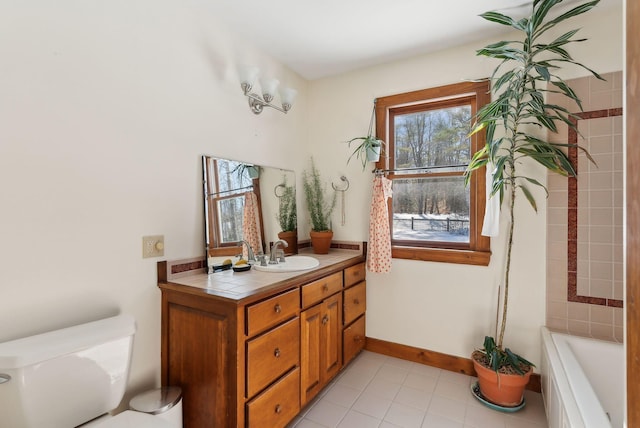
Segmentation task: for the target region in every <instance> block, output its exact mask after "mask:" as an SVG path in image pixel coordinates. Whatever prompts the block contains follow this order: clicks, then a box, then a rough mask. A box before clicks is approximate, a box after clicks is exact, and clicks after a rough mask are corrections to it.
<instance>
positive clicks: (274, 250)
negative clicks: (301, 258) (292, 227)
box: [269, 239, 289, 265]
mask: <svg viewBox="0 0 640 428" xmlns="http://www.w3.org/2000/svg"><path fill="white" fill-rule="evenodd" d="M280 244H282V248H287V247H288V246H289V244H287V242H286V241H283V240H282V239H280V240H278V241H276V242H274V244H273V247H271V254H270V255H269V264H270V265H275V264H278V246H280ZM280 261H281V262H284V255H283V256H282V257H281V258H280Z"/></svg>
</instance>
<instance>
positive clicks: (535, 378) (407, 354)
mask: <svg viewBox="0 0 640 428" xmlns="http://www.w3.org/2000/svg"><path fill="white" fill-rule="evenodd" d="M364 349H366V350H367V351H371V352H376V353H378V354H383V355H388V356H390V357H395V358H400V359H403V360H407V361H413V362H415V363H421V364H426V365H428V366H432V367H437V368H439V369H442V370H449V371H452V372H456V373H462V374H466V375H468V376H476V371H475V369H474V368H473V362H472V361H471V359H470V358H464V357H456V356H454V355H448V354H442V353H440V352H435V351H429V350H428V349H421V348H415V347H413V346H407V345H401V344H399V343H393V342H387V341H385V340H380V339H373V338H371V337H367V338H366V341H365V345H364ZM527 389H528V390H530V391H534V392H540V391H541V385H540V375H539V374H538V373H534V374H532V375H531V378H530V380H529V383H528V384H527Z"/></svg>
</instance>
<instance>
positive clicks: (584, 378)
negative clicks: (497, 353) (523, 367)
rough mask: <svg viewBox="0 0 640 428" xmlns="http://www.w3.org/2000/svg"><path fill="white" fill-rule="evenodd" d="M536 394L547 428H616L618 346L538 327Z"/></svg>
mask: <svg viewBox="0 0 640 428" xmlns="http://www.w3.org/2000/svg"><path fill="white" fill-rule="evenodd" d="M542 347H543V352H542V364H541V365H540V373H541V377H542V396H543V400H544V405H545V410H546V412H547V420H548V422H549V428H583V427H584V428H607V427H613V428H622V427H623V424H624V406H625V404H624V400H625V395H624V388H625V384H624V371H625V368H624V367H625V366H624V365H625V359H624V349H623V345H622V344H619V343H614V342H606V341H602V340H596V339H590V338H586V337H579V336H571V335H568V334H561V333H556V332H552V331H549V330H548V329H547V328H546V327H543V328H542Z"/></svg>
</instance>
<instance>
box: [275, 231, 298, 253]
mask: <svg viewBox="0 0 640 428" xmlns="http://www.w3.org/2000/svg"><path fill="white" fill-rule="evenodd" d="M278 238H279V239H282V240H283V241H285V242H286V243H287V244H288V246H287V248H283V250H284V254H285V255H290V254H298V231H297V230H292V231H289V232H278Z"/></svg>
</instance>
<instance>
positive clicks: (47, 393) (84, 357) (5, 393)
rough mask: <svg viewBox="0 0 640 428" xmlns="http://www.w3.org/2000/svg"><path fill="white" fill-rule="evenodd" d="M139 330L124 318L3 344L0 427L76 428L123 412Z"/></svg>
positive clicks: (123, 316) (1, 354)
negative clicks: (119, 409) (92, 420)
mask: <svg viewBox="0 0 640 428" xmlns="http://www.w3.org/2000/svg"><path fill="white" fill-rule="evenodd" d="M135 330H136V324H135V320H134V318H133V317H132V316H130V315H119V316H116V317H112V318H107V319H103V320H99V321H94V322H90V323H87V324H82V325H77V326H73V327H69V328H65V329H62V330H56V331H51V332H48V333H43V334H39V335H36V336H30V337H26V338H23V339H17V340H13V341H10V342H5V343H0V382H1V383H0V426H2V427H5V426H6V427H11V428H44V427H46V428H71V427H75V426H77V425H80V424H83V423H85V422H87V421H89V420H91V419H93V418H95V417H98V416H100V415H102V414H104V413H107V412H109V411H110V410H113V409H115V408H116V407H118V405H119V404H120V401H121V400H122V397H123V396H124V392H125V390H126V386H127V379H128V376H129V365H130V363H131V354H132V350H133V335H134V334H135Z"/></svg>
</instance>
